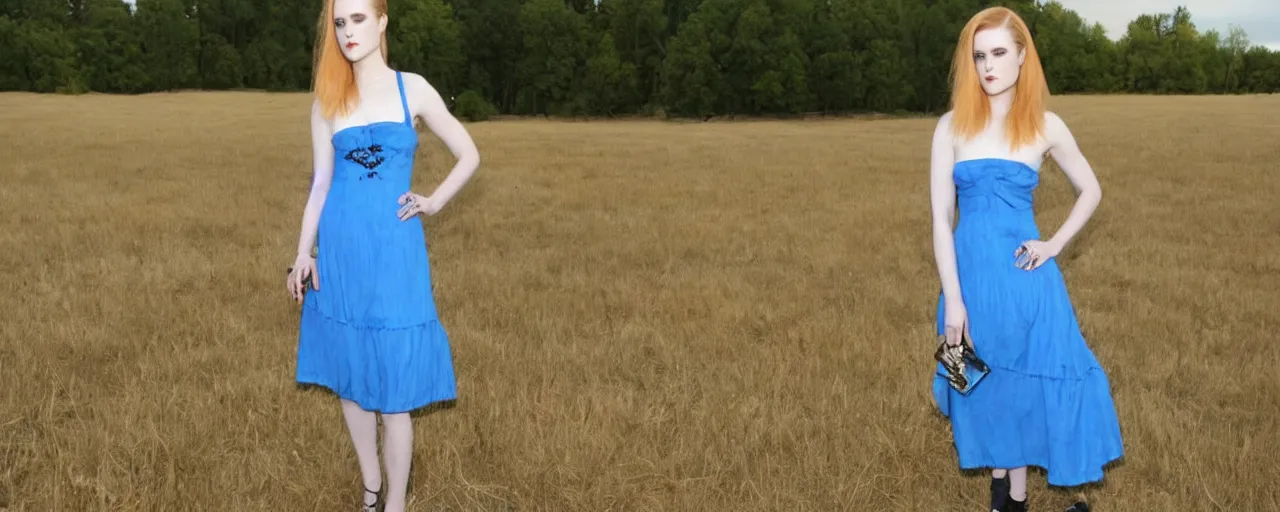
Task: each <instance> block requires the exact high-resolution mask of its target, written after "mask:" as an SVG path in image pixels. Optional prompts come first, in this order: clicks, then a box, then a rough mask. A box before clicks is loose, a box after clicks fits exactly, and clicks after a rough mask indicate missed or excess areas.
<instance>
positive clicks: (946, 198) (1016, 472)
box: [929, 27, 1102, 501]
mask: <svg viewBox="0 0 1280 512" xmlns="http://www.w3.org/2000/svg"><path fill="white" fill-rule="evenodd" d="M974 59H975V60H974V63H975V64H976V67H977V71H978V76H977V77H975V79H977V80H982V85H983V89H984V90H985V91H986V92H987V94H988V97H989V98H990V100H991V110H992V112H991V113H992V120H991V121H990V122H989V123H988V125H987V127H986V129H985V130H983V132H982V133H980V134H978V136H976V137H974V138H972V139H970V140H962V139H960V138H959V137H957V136H955V134H953V133H952V131H951V126H950V124H951V116H952V113H951V112H948V113H946V114H944V115H943V116H942V118H941V119H939V121H938V125H937V127H936V128H935V130H934V133H933V141H932V150H931V151H932V153H931V156H930V166H929V168H930V171H929V172H930V189H931V194H930V196H931V203H932V211H933V246H934V256H935V258H936V260H937V265H938V276H939V278H940V279H941V281H942V294H943V300H944V304H945V306H944V308H945V311H946V313H945V314H946V317H945V327H946V329H945V331H946V332H945V334H946V340H947V343H949V344H951V345H956V344H959V343H960V341H961V337H960V333H962V332H963V333H966V334H967V333H968V311H967V310H966V309H965V306H964V301H963V299H962V297H961V293H960V279H959V277H958V271H957V269H956V253H955V239H954V236H953V229H954V225H953V219H954V218H955V210H956V195H955V194H956V189H955V182H954V181H953V179H952V174H951V173H952V169H953V167H954V166H955V164H956V162H958V161H963V160H972V159H978V158H999V159H1006V160H1013V161H1017V162H1022V163H1025V164H1027V165H1029V166H1030V167H1032V168H1038V167H1039V163H1040V161H1041V160H1042V158H1043V156H1044V155H1045V154H1046V153H1048V154H1049V156H1051V157H1052V158H1053V159H1054V161H1055V162H1057V164H1058V167H1060V168H1061V169H1062V171H1063V173H1064V174H1065V175H1066V177H1067V179H1068V180H1069V181H1070V182H1071V184H1072V186H1073V187H1074V188H1075V191H1076V195H1077V197H1076V202H1075V205H1074V206H1073V207H1072V209H1071V212H1070V213H1069V214H1068V215H1067V218H1066V220H1065V221H1064V222H1063V223H1062V225H1061V226H1060V227H1059V228H1058V230H1057V232H1055V233H1054V235H1053V236H1052V237H1051V238H1049V239H1048V240H1027V241H1025V242H1024V243H1023V244H1022V247H1023V248H1025V250H1024V249H1023V248H1020V249H1019V250H1018V251H1017V252H1015V253H1014V254H1012V255H1010V265H1016V266H1017V267H1018V268H1021V269H1023V270H1025V271H1027V272H1033V271H1035V270H1036V269H1038V268H1039V267H1040V266H1041V265H1043V264H1044V263H1045V262H1046V261H1048V260H1050V259H1051V258H1053V257H1055V256H1057V255H1058V254H1060V253H1061V252H1062V250H1063V248H1064V247H1065V246H1066V245H1067V244H1068V243H1070V242H1071V240H1072V239H1073V238H1074V237H1075V236H1076V234H1077V233H1079V232H1080V230H1081V229H1082V228H1083V227H1084V225H1085V223H1087V222H1088V220H1089V218H1090V217H1091V216H1092V215H1093V212H1094V210H1095V209H1096V208H1097V207H1098V203H1099V202H1100V201H1101V200H1102V189H1101V187H1100V185H1099V184H1098V179H1097V177H1096V176H1095V174H1094V172H1093V168H1092V167H1091V166H1090V165H1089V162H1088V160H1086V159H1085V157H1084V154H1082V153H1081V151H1080V148H1079V146H1078V145H1077V144H1076V141H1075V137H1074V136H1073V135H1072V134H1071V131H1070V130H1069V129H1068V128H1067V125H1066V123H1064V122H1063V120H1062V119H1061V118H1060V117H1058V116H1057V115H1056V114H1054V113H1052V112H1046V113H1045V114H1044V116H1045V117H1044V119H1045V124H1044V131H1043V133H1042V134H1041V136H1040V137H1039V138H1038V140H1037V141H1036V142H1035V143H1034V144H1032V145H1030V146H1025V147H1021V148H1017V149H1012V148H1010V145H1009V144H1008V142H1007V141H1006V139H1005V137H1004V118H1005V116H1006V115H1007V114H1008V112H1009V109H1010V107H1011V106H1012V104H1013V99H1014V93H1015V91H1016V88H1015V86H1016V82H1017V78H1018V71H1019V70H1020V68H1021V65H1022V63H1023V60H1024V59H1025V52H1023V51H1022V50H1021V49H1020V48H1019V46H1018V45H1017V43H1016V42H1015V40H1014V39H1013V33H1012V32H1011V31H1010V30H1009V29H1008V28H1005V27H999V28H994V29H989V30H983V31H980V32H978V33H977V34H976V35H975V36H974ZM987 78H991V80H987ZM1006 474H1008V476H1009V483H1010V487H1011V489H1010V496H1011V497H1012V498H1013V499H1015V500H1018V501H1023V500H1025V499H1026V494H1027V468H1026V467H1020V468H1011V469H995V470H993V471H992V476H993V477H994V478H1003V477H1004V476H1005V475H1006Z"/></svg>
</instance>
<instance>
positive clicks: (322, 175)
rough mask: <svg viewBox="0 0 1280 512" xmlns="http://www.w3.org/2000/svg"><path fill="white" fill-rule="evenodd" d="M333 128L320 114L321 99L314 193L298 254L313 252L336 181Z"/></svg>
mask: <svg viewBox="0 0 1280 512" xmlns="http://www.w3.org/2000/svg"><path fill="white" fill-rule="evenodd" d="M332 135H333V129H332V128H331V127H330V126H329V122H328V121H327V120H325V118H324V116H323V115H321V114H320V104H319V103H318V102H316V103H313V104H312V105H311V146H312V149H311V152H312V164H311V165H312V169H313V173H314V174H313V175H312V178H311V194H310V195H309V196H308V197H307V206H306V209H304V210H303V213H302V230H301V233H300V234H299V235H298V256H303V255H306V256H310V255H311V247H312V246H314V245H315V241H316V231H317V229H318V227H319V225H320V212H321V211H322V210H324V201H325V198H326V197H328V195H329V184H330V183H331V182H332V181H333V140H332V139H330V137H331V136H332Z"/></svg>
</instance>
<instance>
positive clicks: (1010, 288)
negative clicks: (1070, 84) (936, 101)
mask: <svg viewBox="0 0 1280 512" xmlns="http://www.w3.org/2000/svg"><path fill="white" fill-rule="evenodd" d="M955 63H956V64H955V68H954V69H955V76H954V85H953V87H954V89H953V91H952V94H953V96H952V104H953V105H952V106H953V109H952V110H951V111H949V112H947V113H946V114H944V115H943V116H942V119H940V120H939V122H938V125H937V128H936V129H935V132H934V139H933V155H932V164H931V167H932V169H931V174H932V182H931V187H932V202H933V214H934V217H933V219H934V242H935V253H936V257H937V263H938V272H939V276H940V278H941V280H942V288H943V290H942V293H941V295H940V297H939V298H938V305H937V307H938V309H937V332H938V333H939V334H940V335H945V336H946V342H947V343H951V344H955V343H959V342H961V340H962V336H963V335H967V338H968V339H969V340H971V341H972V343H973V346H974V350H975V352H976V353H977V355H978V356H979V357H980V358H982V359H983V360H984V361H985V362H986V363H987V365H988V367H989V368H990V374H988V376H987V377H986V378H985V379H983V380H981V381H979V382H978V383H977V385H976V386H975V387H974V388H973V389H972V390H971V391H969V392H968V393H967V394H962V393H959V392H957V391H956V390H954V389H952V388H951V386H950V385H949V384H948V381H947V380H946V379H945V378H944V377H943V376H942V375H943V373H944V370H943V368H942V366H941V364H938V365H937V375H935V377H934V378H933V397H934V400H935V401H936V403H937V405H938V407H939V408H940V409H941V412H942V413H943V414H944V415H946V416H947V417H948V419H949V420H950V422H951V432H952V436H953V438H954V443H955V448H956V453H957V456H958V459H959V465H960V467H962V468H965V469H976V468H990V469H992V482H991V508H990V509H991V510H995V511H999V512H1014V511H1017V512H1022V511H1025V510H1027V509H1026V503H1027V501H1026V500H1027V496H1026V494H1027V493H1026V476H1027V473H1026V468H1027V466H1038V467H1041V468H1044V469H1046V471H1047V477H1048V483H1049V484H1050V485H1054V486H1077V485H1081V484H1085V483H1090V482H1095V481H1098V480H1100V479H1102V477H1103V468H1104V466H1106V465H1107V464H1108V463H1110V462H1112V461H1114V460H1116V459H1118V458H1119V457H1121V455H1122V454H1123V443H1122V440H1121V435H1120V426H1119V421H1118V418H1117V414H1116V409H1115V405H1114V403H1113V401H1112V397H1111V389H1110V382H1109V381H1108V379H1107V375H1106V373H1105V372H1104V370H1103V368H1102V367H1101V365H1100V364H1099V362H1098V360H1097V359H1096V358H1095V356H1094V354H1093V352H1092V351H1091V350H1090V348H1089V347H1088V345H1087V344H1086V341H1085V339H1084V336H1083V335H1082V334H1081V331H1080V327H1079V325H1078V323H1077V318H1076V315H1075V311H1074V309H1073V307H1072V304H1071V298H1070V296H1069V295H1068V293H1067V287H1066V283H1065V281H1064V279H1063V276H1062V273H1061V271H1060V270H1059V268H1058V264H1057V261H1056V260H1055V259H1054V257H1055V256H1057V254H1059V253H1060V252H1061V250H1062V247H1063V246H1064V245H1065V244H1066V243H1067V241H1069V240H1070V239H1071V238H1072V237H1073V236H1074V235H1075V234H1076V233H1077V232H1079V230H1080V229H1081V228H1082V227H1083V226H1084V224H1085V222H1086V221H1087V219H1088V217H1089V216H1090V215H1091V214H1092V212H1093V210H1094V209H1095V208H1096V207H1097V205H1098V203H1099V201H1100V200H1101V189H1100V187H1099V186H1098V182H1097V179H1096V177H1095V176H1094V174H1093V171H1092V169H1091V168H1090V166H1089V164H1088V162H1087V161H1086V160H1085V158H1084V156H1083V155H1082V154H1081V152H1080V150H1079V148H1078V147H1077V145H1076V143H1075V140H1074V138H1073V136H1072V135H1071V132H1070V130H1068V129H1067V127H1066V125H1065V123H1064V122H1063V121H1062V119H1061V118H1060V117H1058V116H1057V115H1056V114H1053V113H1051V112H1047V111H1046V110H1045V109H1044V101H1045V100H1046V99H1047V97H1048V90H1047V87H1045V80H1044V77H1043V73H1042V71H1041V69H1040V63H1039V60H1038V57H1037V55H1036V52H1035V46H1034V44H1033V43H1032V41H1031V37H1030V33H1029V31H1028V30H1027V29H1026V25H1025V24H1024V23H1023V22H1022V20H1021V19H1020V18H1018V16H1017V14H1015V13H1013V11H1011V10H1009V9H1005V8H1000V7H995V8H990V9H986V10H984V11H982V12H980V13H978V15H976V16H974V18H973V19H972V20H970V22H969V23H968V25H966V27H965V29H964V31H963V32H962V33H961V37H960V42H959V44H958V45H957V49H956V55H955ZM1045 153H1048V154H1050V155H1051V156H1052V157H1053V158H1054V160H1055V161H1056V162H1057V163H1058V164H1059V167H1061V168H1062V170H1063V171H1064V172H1065V173H1066V175H1067V177H1068V178H1069V179H1070V180H1071V181H1072V183H1073V184H1074V185H1075V187H1076V188H1077V189H1078V190H1079V191H1080V195H1079V198H1078V199H1077V202H1076V205H1075V207H1074V208H1073V209H1072V211H1071V213H1070V214H1069V215H1068V218H1067V220H1066V221H1065V222H1064V223H1063V225H1062V227H1061V228H1060V229H1059V230H1058V232H1057V233H1055V234H1054V236H1052V237H1050V238H1049V239H1047V240H1043V241H1042V240H1041V234H1040V230H1039V228H1038V227H1037V225H1036V220H1035V214H1034V210H1033V193H1034V191H1035V189H1036V186H1037V185H1038V184H1039V182H1040V163H1041V162H1042V156H1043V155H1044V154H1045ZM955 213H958V214H959V220H958V222H956V224H955V226H954V232H953V231H952V216H953V215H954V214H955ZM1077 505H1078V506H1079V504H1077Z"/></svg>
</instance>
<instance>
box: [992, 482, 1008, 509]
mask: <svg viewBox="0 0 1280 512" xmlns="http://www.w3.org/2000/svg"><path fill="white" fill-rule="evenodd" d="M1009 501H1010V499H1009V475H1005V476H1004V478H992V479H991V512H1007V511H1006V510H1005V507H1007V506H1008V505H1007V504H1008V503H1009Z"/></svg>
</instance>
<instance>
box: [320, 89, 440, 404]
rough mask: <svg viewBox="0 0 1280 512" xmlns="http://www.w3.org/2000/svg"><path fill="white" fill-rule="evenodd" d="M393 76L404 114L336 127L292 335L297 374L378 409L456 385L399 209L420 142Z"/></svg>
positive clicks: (421, 249)
mask: <svg viewBox="0 0 1280 512" xmlns="http://www.w3.org/2000/svg"><path fill="white" fill-rule="evenodd" d="M396 80H397V85H398V86H399V89H400V95H401V96H400V103H401V105H402V107H403V109H404V119H403V120H401V121H398V122H397V121H390V122H377V123H373V124H368V125H362V126H352V127H349V128H345V129H341V130H338V131H337V132H336V133H334V134H333V147H334V151H335V154H336V155H337V158H335V160H334V169H333V180H332V184H331V186H330V189H329V196H328V198H327V199H326V200H325V207H324V212H323V213H322V214H321V217H320V223H319V232H318V235H319V240H320V243H319V254H318V256H317V258H316V264H317V267H318V268H317V270H318V272H317V273H318V274H319V275H320V276H321V278H322V279H324V286H323V287H322V288H321V289H319V290H314V291H312V292H310V293H308V294H307V296H306V298H305V300H304V302H303V305H302V322H301V326H300V333H299V338H298V368H297V379H298V381H299V382H302V383H310V384H319V385H322V386H325V387H327V388H330V389H332V390H333V391H334V392H336V393H337V394H338V396H340V397H343V398H346V399H348V400H351V401H353V402H356V403H357V404H360V406H361V407H363V408H364V409H365V410H369V411H378V412H383V413H399V412H406V411H411V410H413V409H417V408H420V407H423V406H426V405H429V404H431V403H434V402H439V401H442V400H452V399H454V398H455V397H456V393H457V390H456V387H455V384H454V374H453V361H452V355H451V354H450V350H449V338H448V335H447V334H446V333H445V329H444V327H443V326H442V325H441V324H440V319H439V318H438V316H437V314H436V306H435V299H434V297H433V294H432V287H431V267H430V264H429V262H428V259H427V246H426V240H425V236H424V234H423V230H422V221H421V220H420V218H419V217H418V216H412V217H410V218H409V219H408V220H401V219H400V217H399V216H397V215H396V212H397V210H398V209H399V208H400V204H399V199H400V196H401V195H403V194H404V193H405V191H407V190H409V186H410V181H411V179H412V176H413V161H414V152H415V151H416V150H417V148H418V133H417V131H416V130H414V128H413V119H412V118H411V116H410V113H409V110H408V106H407V104H406V102H405V97H404V78H403V76H402V75H401V74H400V73H396Z"/></svg>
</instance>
